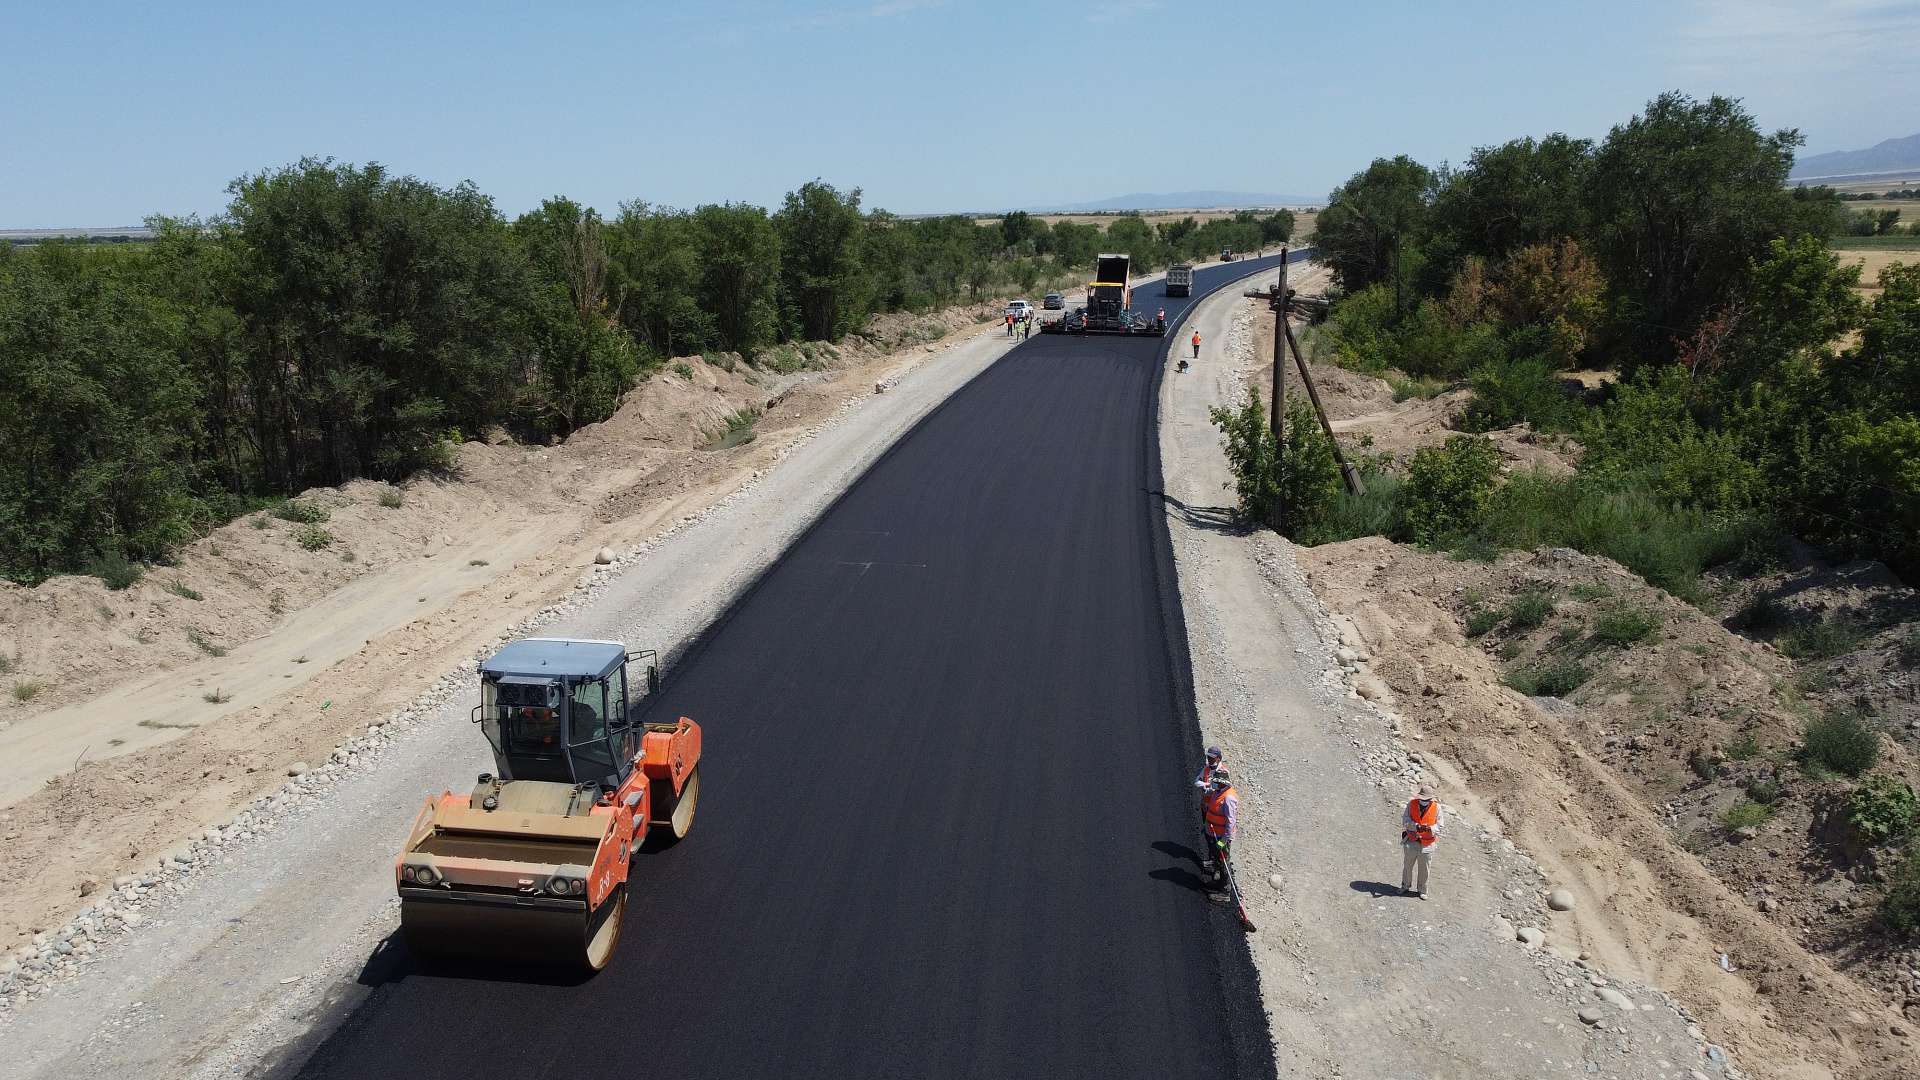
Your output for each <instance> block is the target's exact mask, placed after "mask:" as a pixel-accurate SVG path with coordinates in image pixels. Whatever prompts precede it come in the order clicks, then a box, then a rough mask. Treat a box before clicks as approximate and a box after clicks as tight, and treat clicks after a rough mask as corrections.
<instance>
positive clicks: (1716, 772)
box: [1687, 746, 1726, 780]
mask: <svg viewBox="0 0 1920 1080" xmlns="http://www.w3.org/2000/svg"><path fill="white" fill-rule="evenodd" d="M1687 768H1689V769H1692V770H1693V775H1695V776H1697V777H1699V778H1700V779H1702V780H1718V779H1720V774H1721V773H1724V772H1726V768H1725V767H1724V766H1722V765H1721V764H1720V761H1719V759H1717V758H1715V757H1714V756H1713V755H1712V754H1710V753H1708V752H1707V751H1705V750H1702V749H1701V748H1700V747H1698V746H1696V747H1694V748H1693V749H1691V750H1689V751H1687Z"/></svg>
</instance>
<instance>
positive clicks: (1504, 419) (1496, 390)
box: [1465, 356, 1578, 431]
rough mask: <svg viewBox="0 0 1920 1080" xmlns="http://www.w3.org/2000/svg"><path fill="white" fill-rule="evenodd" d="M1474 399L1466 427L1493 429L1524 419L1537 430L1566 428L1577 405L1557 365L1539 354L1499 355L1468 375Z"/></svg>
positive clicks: (1565, 429) (1470, 428) (1562, 429)
mask: <svg viewBox="0 0 1920 1080" xmlns="http://www.w3.org/2000/svg"><path fill="white" fill-rule="evenodd" d="M1467 384H1468V385H1469V386H1471V387H1473V403H1472V404H1470V405H1468V406H1467V415H1466V420H1465V426H1466V429H1467V430H1468V431H1493V430H1495V429H1496V428H1505V427H1512V426H1513V425H1515V424H1518V423H1521V422H1523V421H1524V422H1526V423H1529V424H1532V425H1533V427H1534V429H1535V430H1537V431H1568V430H1571V429H1572V427H1573V420H1574V414H1575V410H1576V408H1577V407H1578V406H1577V405H1576V404H1575V402H1574V401H1573V400H1572V399H1571V398H1569V397H1568V396H1567V391H1566V388H1565V387H1564V386H1562V385H1561V378H1560V372H1559V370H1558V367H1557V365H1555V364H1554V363H1552V362H1551V361H1549V360H1548V359H1546V358H1545V357H1540V356H1513V357H1502V358H1500V359H1498V360H1495V361H1493V362H1491V363H1487V364H1482V365H1481V366H1479V367H1477V368H1475V369H1473V372H1472V374H1470V375H1468V376H1467Z"/></svg>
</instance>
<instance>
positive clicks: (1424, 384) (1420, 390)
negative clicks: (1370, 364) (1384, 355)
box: [1380, 371, 1453, 403]
mask: <svg viewBox="0 0 1920 1080" xmlns="http://www.w3.org/2000/svg"><path fill="white" fill-rule="evenodd" d="M1380 377H1381V378H1382V379H1384V380H1386V383H1387V385H1388V386H1389V387H1392V388H1393V400H1394V401H1395V402H1396V403H1398V402H1402V401H1405V400H1407V399H1408V398H1419V399H1421V400H1422V401H1425V400H1426V399H1427V398H1430V397H1437V396H1439V395H1440V394H1441V393H1442V392H1444V391H1445V390H1446V389H1447V388H1448V387H1450V386H1452V385H1453V384H1452V383H1450V382H1448V381H1447V380H1445V379H1436V378H1434V377H1432V376H1430V375H1402V374H1400V373H1399V372H1397V371H1388V372H1383V373H1382V374H1381V376H1380Z"/></svg>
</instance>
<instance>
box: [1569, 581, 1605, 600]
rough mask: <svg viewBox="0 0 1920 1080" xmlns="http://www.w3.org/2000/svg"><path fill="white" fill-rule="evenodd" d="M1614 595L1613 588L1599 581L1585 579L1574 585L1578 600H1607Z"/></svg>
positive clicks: (1575, 596) (1574, 593) (1575, 595)
mask: <svg viewBox="0 0 1920 1080" xmlns="http://www.w3.org/2000/svg"><path fill="white" fill-rule="evenodd" d="M1612 595H1613V590H1612V589H1609V588H1607V587H1606V586H1605V585H1601V584H1599V583H1598V582H1591V581H1583V582H1581V583H1580V584H1578V585H1575V586H1574V587H1573V596H1574V599H1576V600H1605V599H1606V598H1607V597H1609V596H1612Z"/></svg>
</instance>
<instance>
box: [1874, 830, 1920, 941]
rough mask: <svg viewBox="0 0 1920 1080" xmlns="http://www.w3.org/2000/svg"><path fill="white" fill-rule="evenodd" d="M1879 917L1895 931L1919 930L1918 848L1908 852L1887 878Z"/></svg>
mask: <svg viewBox="0 0 1920 1080" xmlns="http://www.w3.org/2000/svg"><path fill="white" fill-rule="evenodd" d="M1880 919H1881V921H1882V922H1884V923H1886V924H1887V926H1888V928H1890V929H1892V930H1893V931H1895V932H1896V933H1901V934H1914V933H1917V932H1920V849H1916V850H1914V851H1911V852H1908V853H1907V857H1906V859H1905V860H1903V861H1902V862H1901V863H1900V867H1899V869H1897V870H1895V871H1894V872H1893V877H1892V878H1891V879H1889V880H1888V882H1887V895H1886V897H1885V898H1884V899H1882V900H1881V901H1880Z"/></svg>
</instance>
